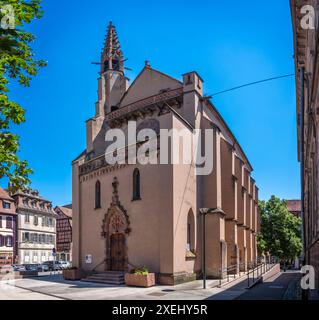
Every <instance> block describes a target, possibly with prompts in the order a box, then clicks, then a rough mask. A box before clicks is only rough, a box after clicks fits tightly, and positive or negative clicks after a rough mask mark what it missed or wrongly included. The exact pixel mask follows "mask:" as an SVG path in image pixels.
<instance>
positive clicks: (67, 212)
mask: <svg viewBox="0 0 319 320" xmlns="http://www.w3.org/2000/svg"><path fill="white" fill-rule="evenodd" d="M54 211H55V212H56V213H57V214H58V215H61V214H62V215H65V216H66V217H68V218H72V209H71V208H70V207H69V206H65V207H63V206H56V207H55V208H54Z"/></svg>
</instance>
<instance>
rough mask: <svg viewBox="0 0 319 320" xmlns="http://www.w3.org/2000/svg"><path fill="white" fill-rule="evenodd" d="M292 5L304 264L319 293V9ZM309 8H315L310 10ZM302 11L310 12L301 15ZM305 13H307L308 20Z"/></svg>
mask: <svg viewBox="0 0 319 320" xmlns="http://www.w3.org/2000/svg"><path fill="white" fill-rule="evenodd" d="M290 3H291V13H292V22H293V31H294V47H295V55H294V57H295V68H296V96H297V126H298V155H299V160H300V162H301V168H302V177H303V179H302V184H303V194H302V198H303V200H304V207H303V208H302V209H303V212H302V218H303V225H304V227H303V237H304V254H305V261H304V262H305V263H306V264H308V265H312V266H313V267H314V268H315V272H316V289H317V290H318V289H319V254H318V253H319V213H318V208H319V193H318V190H319V181H318V179H319V139H318V136H319V50H318V49H319V32H318V30H319V7H318V1H317V0H308V1H305V0H291V1H290ZM304 6H308V7H304ZM309 8H312V9H311V10H310V11H309ZM302 9H307V10H305V11H304V12H302V11H303V10H302ZM313 13H314V15H313ZM306 14H308V17H307V16H306ZM309 15H310V19H309ZM302 75H303V76H302ZM302 106H304V108H302ZM302 111H303V113H302Z"/></svg>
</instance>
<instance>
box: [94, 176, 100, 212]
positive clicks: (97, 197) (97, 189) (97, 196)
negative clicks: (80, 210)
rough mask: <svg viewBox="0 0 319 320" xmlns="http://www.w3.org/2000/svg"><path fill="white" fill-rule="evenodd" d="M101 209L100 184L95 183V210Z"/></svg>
mask: <svg viewBox="0 0 319 320" xmlns="http://www.w3.org/2000/svg"><path fill="white" fill-rule="evenodd" d="M99 208H101V183H100V181H99V180H98V181H96V183H95V209H99Z"/></svg>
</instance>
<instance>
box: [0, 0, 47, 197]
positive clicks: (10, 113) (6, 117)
mask: <svg viewBox="0 0 319 320" xmlns="http://www.w3.org/2000/svg"><path fill="white" fill-rule="evenodd" d="M40 4H41V0H30V1H22V0H5V1H4V0H0V8H1V7H2V8H4V6H5V5H11V6H12V8H13V10H14V23H15V28H14V29H10V28H8V29H4V28H1V27H0V179H1V178H3V177H8V178H9V180H10V182H11V185H12V187H11V188H12V189H11V191H15V190H16V189H19V188H22V187H24V186H26V185H27V184H29V183H30V179H29V174H31V173H32V170H31V169H30V168H28V164H27V162H26V161H25V160H20V159H19V157H18V154H17V153H18V151H19V137H18V136H17V135H16V134H13V133H12V132H11V131H12V130H11V126H12V125H13V124H15V125H18V124H20V123H22V122H24V121H25V110H24V109H23V108H22V107H21V106H20V105H19V104H18V103H16V102H14V101H12V100H11V99H10V97H9V87H8V85H9V82H10V81H9V80H10V79H14V80H16V81H17V82H18V83H19V84H20V85H22V86H24V87H28V86H29V85H30V80H31V78H32V77H33V76H35V75H36V74H37V72H38V70H39V68H40V67H43V66H45V62H44V61H43V60H36V59H35V58H34V53H33V50H32V48H31V46H30V45H31V43H32V42H34V40H35V36H34V35H33V34H32V33H30V32H27V31H26V30H25V25H26V24H28V23H30V22H31V21H32V20H33V19H38V18H40V17H41V16H42V10H41V7H40ZM5 14H6V12H2V13H1V17H0V18H2V19H4V15H5Z"/></svg>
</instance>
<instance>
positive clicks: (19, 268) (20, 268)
mask: <svg viewBox="0 0 319 320" xmlns="http://www.w3.org/2000/svg"><path fill="white" fill-rule="evenodd" d="M12 268H13V271H26V268H25V266H24V265H22V264H13V265H12Z"/></svg>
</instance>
